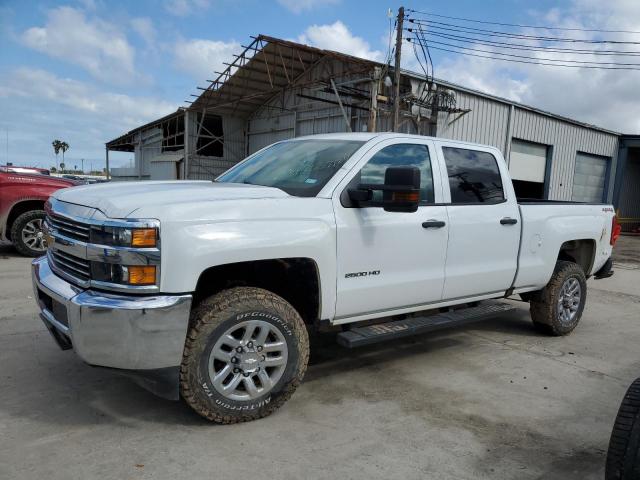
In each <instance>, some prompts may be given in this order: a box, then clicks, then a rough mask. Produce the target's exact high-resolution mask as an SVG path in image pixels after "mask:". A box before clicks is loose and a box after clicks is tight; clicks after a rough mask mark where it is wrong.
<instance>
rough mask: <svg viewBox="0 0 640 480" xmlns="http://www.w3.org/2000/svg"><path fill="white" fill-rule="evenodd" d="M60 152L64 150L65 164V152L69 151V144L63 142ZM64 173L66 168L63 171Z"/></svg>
mask: <svg viewBox="0 0 640 480" xmlns="http://www.w3.org/2000/svg"><path fill="white" fill-rule="evenodd" d="M60 150H62V162H63V163H64V152H66V151H67V150H69V144H68V143H67V142H62V144H61V145H60ZM62 170H63V172H64V168H63V169H62Z"/></svg>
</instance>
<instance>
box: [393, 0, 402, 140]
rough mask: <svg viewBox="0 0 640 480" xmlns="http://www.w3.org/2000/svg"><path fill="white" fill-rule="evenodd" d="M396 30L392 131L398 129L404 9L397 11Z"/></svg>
mask: <svg viewBox="0 0 640 480" xmlns="http://www.w3.org/2000/svg"><path fill="white" fill-rule="evenodd" d="M396 23H397V27H398V29H397V30H396V64H395V70H394V72H393V73H394V79H393V90H394V97H393V131H394V132H397V131H398V128H399V127H400V60H401V58H402V26H403V23H404V7H400V8H399V9H398V21H397V22H396Z"/></svg>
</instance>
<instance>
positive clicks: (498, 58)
mask: <svg viewBox="0 0 640 480" xmlns="http://www.w3.org/2000/svg"><path fill="white" fill-rule="evenodd" d="M431 48H432V49H433V50H439V51H442V52H450V53H457V54H460V55H467V56H470V57H478V58H487V59H491V60H502V61H504V62H514V63H529V64H532V65H546V66H550V67H564V68H589V69H596V70H640V68H633V67H601V66H596V65H567V64H560V63H546V62H532V61H527V60H515V59H511V58H502V57H494V56H488V55H478V54H475V53H467V52H460V51H456V50H450V49H447V48H441V47H431Z"/></svg>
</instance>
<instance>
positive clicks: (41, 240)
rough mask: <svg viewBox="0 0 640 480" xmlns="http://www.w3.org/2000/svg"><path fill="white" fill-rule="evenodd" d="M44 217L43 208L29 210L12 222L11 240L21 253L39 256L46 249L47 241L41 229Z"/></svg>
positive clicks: (28, 255)
mask: <svg viewBox="0 0 640 480" xmlns="http://www.w3.org/2000/svg"><path fill="white" fill-rule="evenodd" d="M44 218H45V213H44V210H30V211H28V212H25V213H23V214H22V215H20V216H19V217H18V218H16V219H15V221H14V222H13V225H12V226H11V242H12V243H13V246H14V247H16V250H18V252H20V253H21V254H22V255H26V256H27V257H39V256H41V255H44V254H45V252H46V251H47V242H46V240H45V237H44V232H43V231H42V222H43V221H44Z"/></svg>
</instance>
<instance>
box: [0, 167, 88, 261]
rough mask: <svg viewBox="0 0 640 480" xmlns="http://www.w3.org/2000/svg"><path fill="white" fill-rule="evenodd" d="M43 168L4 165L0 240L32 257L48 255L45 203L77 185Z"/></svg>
mask: <svg viewBox="0 0 640 480" xmlns="http://www.w3.org/2000/svg"><path fill="white" fill-rule="evenodd" d="M39 170H41V169H27V168H21V167H10V166H9V167H3V166H0V240H8V241H10V242H11V243H13V245H14V246H15V247H16V250H18V252H20V253H22V254H23V255H27V256H29V257H39V256H40V255H44V253H45V250H46V248H47V244H46V242H45V239H44V236H43V234H42V220H43V219H44V202H46V201H47V199H48V198H49V195H51V194H52V193H53V192H55V191H56V190H59V189H61V188H66V187H72V186H74V185H77V183H76V182H74V181H72V180H67V179H63V178H57V177H52V176H50V175H48V171H47V174H45V173H44V172H39Z"/></svg>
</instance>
